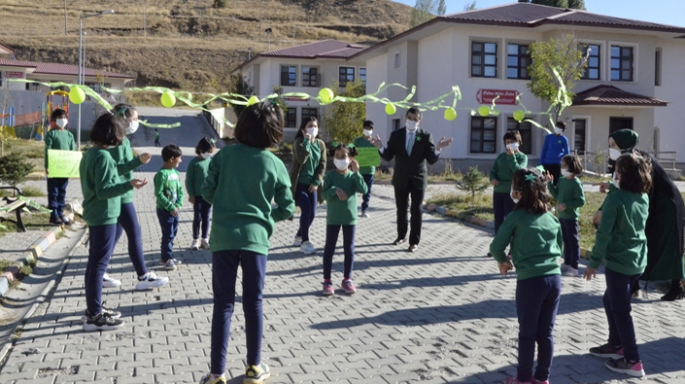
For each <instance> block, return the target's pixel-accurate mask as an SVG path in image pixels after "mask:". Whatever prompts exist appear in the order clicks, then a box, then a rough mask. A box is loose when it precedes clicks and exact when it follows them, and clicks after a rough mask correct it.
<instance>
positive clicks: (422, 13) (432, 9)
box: [409, 0, 437, 28]
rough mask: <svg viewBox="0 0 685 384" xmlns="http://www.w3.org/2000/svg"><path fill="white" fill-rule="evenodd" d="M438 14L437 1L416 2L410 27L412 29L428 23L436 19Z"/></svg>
mask: <svg viewBox="0 0 685 384" xmlns="http://www.w3.org/2000/svg"><path fill="white" fill-rule="evenodd" d="M436 12H437V1H436V0H416V5H415V6H414V9H412V10H411V20H410V22H409V26H410V27H411V28H414V27H416V26H417V25H421V24H423V23H425V22H427V21H430V20H433V18H435V13H436Z"/></svg>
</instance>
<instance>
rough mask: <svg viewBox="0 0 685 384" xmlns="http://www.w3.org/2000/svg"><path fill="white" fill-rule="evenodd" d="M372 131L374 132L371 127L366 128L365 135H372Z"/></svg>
mask: <svg viewBox="0 0 685 384" xmlns="http://www.w3.org/2000/svg"><path fill="white" fill-rule="evenodd" d="M372 133H373V131H372V130H370V129H365V130H364V136H366V137H371V134H372Z"/></svg>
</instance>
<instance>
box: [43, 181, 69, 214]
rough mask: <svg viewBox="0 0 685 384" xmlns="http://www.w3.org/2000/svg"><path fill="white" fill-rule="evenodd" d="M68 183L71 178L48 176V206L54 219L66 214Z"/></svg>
mask: <svg viewBox="0 0 685 384" xmlns="http://www.w3.org/2000/svg"><path fill="white" fill-rule="evenodd" d="M67 185H69V179H66V178H48V208H49V209H50V211H52V212H51V213H50V216H51V217H52V218H53V219H57V218H60V217H61V216H62V215H63V214H64V204H65V200H66V197H67Z"/></svg>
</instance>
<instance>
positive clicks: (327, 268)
mask: <svg viewBox="0 0 685 384" xmlns="http://www.w3.org/2000/svg"><path fill="white" fill-rule="evenodd" d="M340 227H342V232H343V250H344V252H345V274H344V275H343V276H344V277H345V278H346V279H351V278H352V268H353V267H354V234H355V231H356V228H357V226H356V225H327V226H326V246H325V247H324V250H323V278H324V279H330V278H331V269H332V268H333V254H334V253H335V245H336V243H337V242H338V235H339V234H340Z"/></svg>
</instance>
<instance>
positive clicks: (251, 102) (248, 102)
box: [247, 95, 259, 107]
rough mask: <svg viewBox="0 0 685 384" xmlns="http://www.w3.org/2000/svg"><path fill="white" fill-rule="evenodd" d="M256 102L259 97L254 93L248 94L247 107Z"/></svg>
mask: <svg viewBox="0 0 685 384" xmlns="http://www.w3.org/2000/svg"><path fill="white" fill-rule="evenodd" d="M257 103H259V97H257V96H255V95H252V96H250V98H249V99H247V106H248V107H249V106H250V105H252V104H257Z"/></svg>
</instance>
